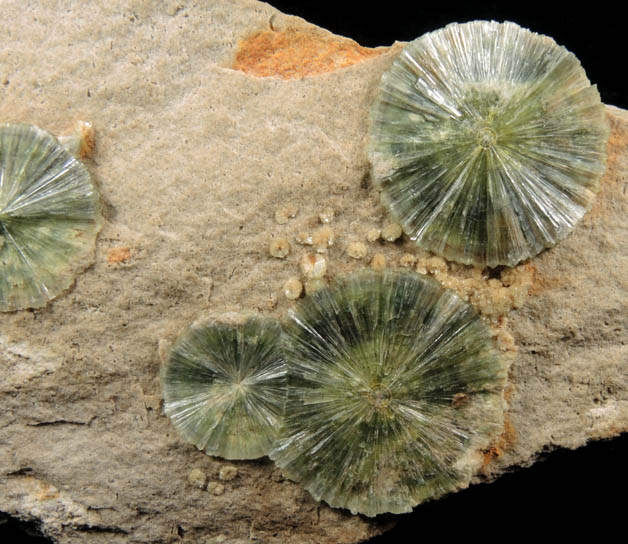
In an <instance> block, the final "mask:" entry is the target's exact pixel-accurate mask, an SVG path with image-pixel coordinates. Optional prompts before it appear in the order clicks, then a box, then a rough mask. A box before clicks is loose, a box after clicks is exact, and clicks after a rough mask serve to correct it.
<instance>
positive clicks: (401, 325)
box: [270, 270, 506, 516]
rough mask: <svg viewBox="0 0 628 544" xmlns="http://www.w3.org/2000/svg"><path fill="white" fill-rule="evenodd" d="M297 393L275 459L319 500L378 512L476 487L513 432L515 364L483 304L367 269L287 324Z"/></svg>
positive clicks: (431, 283) (406, 276)
mask: <svg viewBox="0 0 628 544" xmlns="http://www.w3.org/2000/svg"><path fill="white" fill-rule="evenodd" d="M284 331H285V356H286V363H287V366H288V397H287V401H286V409H285V416H284V427H283V429H282V432H281V433H280V435H279V438H278V440H277V443H276V445H275V447H274V449H273V451H272V452H271V454H270V456H271V458H272V459H273V460H274V461H275V462H276V463H277V465H278V466H279V467H281V469H282V471H283V472H284V474H285V475H286V476H287V477H289V478H291V479H293V480H295V481H297V482H300V483H301V484H302V485H303V486H304V487H305V488H306V489H307V490H308V491H309V492H310V493H311V494H312V495H313V497H314V498H315V499H317V500H324V501H326V502H327V503H328V504H330V505H331V506H335V507H342V508H348V509H349V510H351V512H353V513H362V514H366V515H367V516H375V515H377V514H381V513H384V512H392V513H401V512H407V511H410V510H411V508H412V507H413V506H415V505H416V504H418V503H420V502H422V501H425V500H428V499H431V498H434V497H438V496H440V495H443V494H444V493H447V492H450V491H453V490H456V489H458V488H460V487H464V486H466V485H467V484H468V483H469V481H470V479H471V474H472V467H471V465H472V463H471V459H472V458H473V456H474V454H475V453H477V450H478V449H480V448H483V447H487V445H488V444H489V442H490V440H491V439H493V438H494V437H495V436H496V435H497V434H499V433H500V432H501V430H502V429H503V397H502V389H503V385H504V379H505V371H506V365H505V363H504V362H503V361H502V360H501V359H500V358H499V357H498V355H497V354H496V352H495V351H494V349H493V346H492V340H491V336H490V333H489V329H488V327H487V325H486V324H485V323H484V322H483V321H482V320H481V318H480V317H479V316H478V315H477V314H476V312H475V311H474V310H473V308H472V307H471V306H470V305H469V304H468V303H466V302H464V301H463V300H462V299H461V298H460V297H458V295H456V294H455V293H454V292H453V291H451V290H447V289H443V288H442V287H441V286H440V284H439V283H438V282H436V281H435V280H433V279H431V278H429V277H426V276H421V275H419V274H416V273H413V272H401V271H391V270H388V271H384V272H382V273H378V272H374V271H364V272H360V273H357V274H354V275H352V276H349V277H347V278H345V279H342V280H340V281H338V283H337V284H336V285H334V286H332V287H326V288H323V289H320V290H318V291H316V292H315V293H314V294H313V295H311V296H309V297H307V298H305V299H304V300H302V301H301V302H300V303H299V304H298V305H297V306H296V307H295V308H294V310H292V311H290V313H289V319H288V320H287V323H286V324H285V327H284Z"/></svg>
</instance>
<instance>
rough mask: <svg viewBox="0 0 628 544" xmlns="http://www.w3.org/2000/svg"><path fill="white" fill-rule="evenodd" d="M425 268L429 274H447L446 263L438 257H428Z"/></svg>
mask: <svg viewBox="0 0 628 544" xmlns="http://www.w3.org/2000/svg"><path fill="white" fill-rule="evenodd" d="M425 267H426V268H427V271H428V272H429V273H430V274H444V273H445V272H447V261H445V259H443V258H442V257H438V256H434V257H430V258H429V259H427V261H426V262H425Z"/></svg>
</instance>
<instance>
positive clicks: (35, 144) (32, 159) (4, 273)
mask: <svg viewBox="0 0 628 544" xmlns="http://www.w3.org/2000/svg"><path fill="white" fill-rule="evenodd" d="M101 222H102V219H101V216H100V199H99V195H98V192H97V191H96V189H95V187H94V185H93V184H92V182H91V180H90V176H89V173H88V172H87V169H86V168H85V166H84V165H83V164H82V163H80V162H79V161H78V160H76V159H75V158H74V157H72V155H70V154H69V153H68V152H67V151H66V150H65V149H64V148H63V147H62V146H61V145H60V144H59V142H58V141H57V139H56V138H55V137H54V136H52V135H51V134H50V133H48V132H46V131H44V130H42V129H40V128H37V127H35V126H31V125H20V124H16V125H12V124H0V311H3V312H6V311H12V310H20V309H24V308H39V307H41V306H44V305H45V304H46V303H47V302H48V301H49V300H50V299H51V298H54V297H56V296H57V295H59V294H60V293H62V292H63V291H64V290H66V289H67V288H69V287H70V285H71V284H72V282H73V281H74V278H75V276H76V274H77V273H78V272H79V271H80V270H82V269H83V268H85V267H86V266H87V265H89V264H90V260H91V258H92V255H93V252H94V243H95V239H96V235H97V234H98V231H99V230H100V227H101Z"/></svg>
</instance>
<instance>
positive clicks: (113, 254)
mask: <svg viewBox="0 0 628 544" xmlns="http://www.w3.org/2000/svg"><path fill="white" fill-rule="evenodd" d="M130 258H131V248H128V247H126V246H125V247H112V248H111V249H110V250H109V251H107V262H108V263H109V264H117V263H123V262H126V261H128V260H129V259H130Z"/></svg>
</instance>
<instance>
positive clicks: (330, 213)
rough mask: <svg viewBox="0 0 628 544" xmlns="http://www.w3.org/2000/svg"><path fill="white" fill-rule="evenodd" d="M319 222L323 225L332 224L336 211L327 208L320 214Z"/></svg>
mask: <svg viewBox="0 0 628 544" xmlns="http://www.w3.org/2000/svg"><path fill="white" fill-rule="evenodd" d="M318 220H319V221H320V222H321V223H331V222H332V221H333V220H334V210H333V209H332V208H325V209H324V210H323V211H322V212H321V213H319V214H318Z"/></svg>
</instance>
